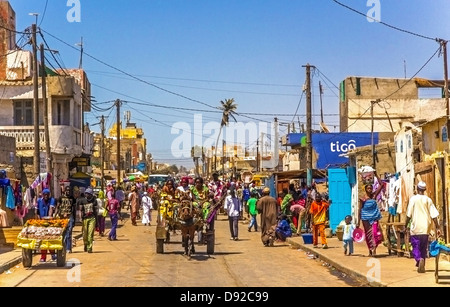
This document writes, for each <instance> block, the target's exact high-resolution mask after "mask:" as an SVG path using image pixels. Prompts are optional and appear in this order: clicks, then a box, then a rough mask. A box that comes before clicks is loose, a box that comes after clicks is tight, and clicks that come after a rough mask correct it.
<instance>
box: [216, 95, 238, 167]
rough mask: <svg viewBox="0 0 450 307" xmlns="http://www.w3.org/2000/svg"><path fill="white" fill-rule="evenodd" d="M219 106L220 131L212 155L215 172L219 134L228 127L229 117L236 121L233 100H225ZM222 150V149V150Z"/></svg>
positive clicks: (235, 106) (235, 105) (235, 107)
mask: <svg viewBox="0 0 450 307" xmlns="http://www.w3.org/2000/svg"><path fill="white" fill-rule="evenodd" d="M220 103H221V106H220V107H219V110H222V120H221V122H220V130H219V135H218V136H217V141H216V148H215V153H214V170H216V169H217V168H216V166H217V163H216V162H217V146H218V144H219V139H220V134H221V132H222V129H223V127H224V126H225V125H228V123H229V121H230V116H231V117H232V118H233V119H234V121H236V118H235V117H234V115H235V114H237V113H236V109H237V104H235V103H234V98H231V99H225V101H224V100H221V101H220ZM222 150H223V148H222Z"/></svg>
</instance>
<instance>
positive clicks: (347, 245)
mask: <svg viewBox="0 0 450 307" xmlns="http://www.w3.org/2000/svg"><path fill="white" fill-rule="evenodd" d="M355 228H356V226H355V224H354V223H352V216H351V215H347V216H346V217H345V225H344V233H343V235H342V241H343V245H344V254H345V255H346V256H350V255H351V254H353V231H354V230H355ZM347 251H348V253H347Z"/></svg>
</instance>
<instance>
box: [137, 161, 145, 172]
mask: <svg viewBox="0 0 450 307" xmlns="http://www.w3.org/2000/svg"><path fill="white" fill-rule="evenodd" d="M146 167H147V164H146V163H145V162H139V163H138V165H137V169H138V171H141V172H145V169H146Z"/></svg>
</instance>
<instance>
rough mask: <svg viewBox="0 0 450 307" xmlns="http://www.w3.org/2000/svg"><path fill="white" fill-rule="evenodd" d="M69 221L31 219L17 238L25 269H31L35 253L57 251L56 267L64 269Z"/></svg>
mask: <svg viewBox="0 0 450 307" xmlns="http://www.w3.org/2000/svg"><path fill="white" fill-rule="evenodd" d="M68 224H69V220H68V219H56V218H47V219H41V220H38V219H31V220H28V221H27V222H26V223H25V225H24V226H23V229H22V231H21V232H20V233H19V235H18V236H17V246H18V247H21V248H22V263H23V266H24V267H31V265H32V262H33V251H39V250H54V251H56V255H57V259H56V265H57V266H58V267H63V266H65V264H66V247H65V245H64V235H65V232H66V228H67V225H68Z"/></svg>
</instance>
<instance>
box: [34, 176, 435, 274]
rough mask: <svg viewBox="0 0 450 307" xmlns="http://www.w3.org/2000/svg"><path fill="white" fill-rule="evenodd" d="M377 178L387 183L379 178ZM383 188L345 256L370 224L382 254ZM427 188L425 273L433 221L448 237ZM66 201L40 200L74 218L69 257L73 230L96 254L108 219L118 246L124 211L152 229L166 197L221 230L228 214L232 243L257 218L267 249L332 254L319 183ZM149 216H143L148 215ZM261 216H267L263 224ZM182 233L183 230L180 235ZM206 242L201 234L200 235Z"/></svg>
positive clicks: (194, 184)
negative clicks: (286, 245)
mask: <svg viewBox="0 0 450 307" xmlns="http://www.w3.org/2000/svg"><path fill="white" fill-rule="evenodd" d="M375 176H376V178H377V179H378V180H379V178H378V176H377V175H376V173H375ZM380 190H381V185H380V186H378V187H377V189H376V190H374V188H373V186H372V185H371V184H368V185H366V186H365V194H364V195H363V196H362V197H361V198H360V202H359V204H360V206H359V210H358V213H359V214H358V216H357V217H356V223H354V220H353V219H352V216H350V215H348V216H346V217H345V224H344V225H343V228H344V229H343V230H344V235H343V248H344V253H345V255H351V254H353V232H354V231H355V230H357V229H359V227H361V225H362V231H363V232H364V236H365V241H366V244H367V247H368V250H369V256H375V255H376V249H377V246H378V245H379V244H380V243H382V242H383V240H384V238H383V234H382V229H381V226H380V223H379V221H380V219H381V212H380V209H379V207H378V205H377V202H376V197H377V195H378V194H379V192H380ZM425 190H426V184H425V183H424V182H419V184H418V185H417V195H415V196H414V197H412V198H411V199H410V202H409V205H408V210H407V215H406V216H407V220H406V226H407V231H408V232H410V234H411V245H412V255H413V257H414V259H415V260H416V267H417V268H418V272H420V273H422V272H424V265H425V259H426V258H427V257H426V256H427V255H426V253H427V248H428V246H427V243H428V239H429V233H430V228H431V226H432V225H431V224H432V222H434V224H435V227H436V230H437V235H438V236H439V235H440V228H439V223H438V220H437V218H438V215H439V212H438V211H437V210H436V208H435V206H434V204H433V202H432V201H431V199H430V198H429V197H427V196H425V195H424V191H425ZM62 192H63V193H62V195H61V197H59V198H58V199H54V198H53V197H51V195H50V190H49V189H44V190H43V191H42V195H41V197H40V198H39V199H38V201H37V207H36V217H37V218H40V219H45V218H49V217H56V218H64V219H69V223H68V226H67V230H66V232H65V237H64V240H63V243H64V245H65V247H66V250H67V252H68V253H71V252H72V230H73V227H74V226H75V223H76V222H81V223H82V232H83V243H84V251H85V252H88V253H92V252H93V241H94V234H95V232H98V235H99V236H105V233H106V229H105V228H106V218H108V217H109V219H110V221H111V229H110V230H109V232H108V240H110V241H115V240H117V227H118V222H119V220H123V218H122V214H123V212H124V210H129V211H130V220H131V224H132V225H133V226H137V221H138V220H141V223H142V224H143V225H144V226H151V225H152V210H153V209H156V204H157V203H159V200H160V199H161V197H162V196H163V195H166V196H167V195H169V196H170V197H173V198H183V199H188V200H190V201H192V203H193V204H194V205H195V206H198V208H199V210H201V214H202V216H203V218H204V219H205V220H206V221H207V223H208V224H210V225H211V226H212V227H214V226H213V225H214V220H215V219H214V216H215V215H216V214H217V213H218V212H219V211H221V212H222V213H223V214H226V215H227V217H228V221H229V231H230V239H231V240H234V241H237V240H239V221H240V220H242V219H244V218H247V219H248V220H249V222H248V226H247V230H248V231H249V232H251V231H252V229H254V231H255V232H256V231H260V232H261V241H262V243H263V245H264V246H273V245H274V242H284V241H286V238H288V237H291V236H292V235H295V234H297V235H299V234H301V233H302V232H312V235H313V246H314V247H315V248H317V247H318V243H319V238H320V242H321V244H322V248H324V249H326V248H328V245H327V237H326V234H325V228H326V227H327V223H328V220H329V217H328V211H329V207H330V205H331V201H330V200H328V198H327V194H326V193H324V194H321V193H319V192H318V191H317V189H316V188H315V186H314V185H312V186H309V187H307V186H306V184H304V183H302V184H301V185H299V186H296V185H294V184H290V185H289V187H288V188H284V189H283V191H282V192H281V193H280V194H279V195H278V197H277V198H275V197H272V196H271V195H270V194H271V191H270V189H269V188H268V187H264V188H263V189H258V188H257V187H255V185H254V184H252V183H242V182H239V181H236V180H228V181H223V180H221V179H220V178H219V175H218V174H217V173H214V174H213V175H212V178H211V179H210V180H205V179H204V178H202V177H198V178H195V179H194V180H192V178H190V177H183V178H181V179H180V180H178V181H177V180H175V179H172V178H169V179H168V180H166V182H164V183H160V184H155V185H151V186H149V185H147V184H127V185H124V186H122V185H118V186H116V187H113V185H112V184H108V185H107V187H106V190H105V191H96V192H94V189H93V188H92V187H87V188H84V189H83V188H78V187H70V186H66V187H65V188H64V189H63V191H62ZM141 211H142V217H141V216H140V212H141ZM258 215H259V218H258ZM173 231H175V230H173ZM198 235H199V238H198V240H199V242H201V241H202V239H201V232H198ZM48 252H50V254H51V257H52V259H53V260H55V259H56V254H55V252H54V251H46V250H42V251H41V259H40V261H41V262H45V261H46V258H47V254H48Z"/></svg>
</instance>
